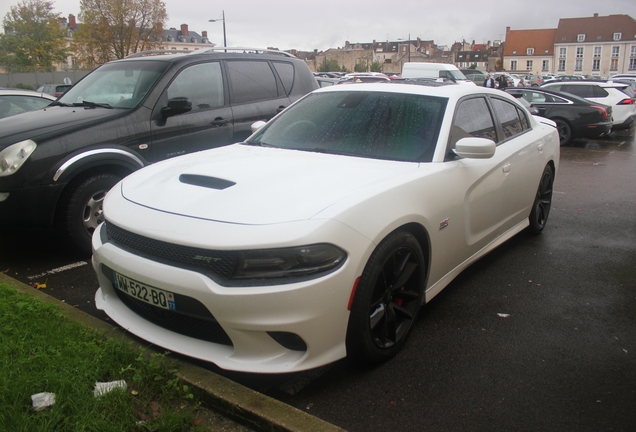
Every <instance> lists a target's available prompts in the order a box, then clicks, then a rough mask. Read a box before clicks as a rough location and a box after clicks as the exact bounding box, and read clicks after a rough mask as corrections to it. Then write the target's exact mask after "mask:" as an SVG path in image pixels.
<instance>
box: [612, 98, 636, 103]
mask: <svg viewBox="0 0 636 432" xmlns="http://www.w3.org/2000/svg"><path fill="white" fill-rule="evenodd" d="M635 102H636V101H634V98H627V99H623V100H622V101H620V102H619V103H617V104H616V105H634V103H635Z"/></svg>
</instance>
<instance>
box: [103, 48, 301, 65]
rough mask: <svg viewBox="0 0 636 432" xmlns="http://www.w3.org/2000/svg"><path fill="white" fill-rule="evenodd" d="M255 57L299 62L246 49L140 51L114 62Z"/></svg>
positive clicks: (274, 52)
mask: <svg viewBox="0 0 636 432" xmlns="http://www.w3.org/2000/svg"><path fill="white" fill-rule="evenodd" d="M254 56H259V57H261V56H262V57H263V58H265V59H268V60H276V59H278V60H280V59H281V58H288V59H294V60H298V58H297V57H296V56H294V55H292V54H289V53H287V52H284V51H279V50H270V49H261V48H244V47H210V48H204V49H200V50H194V51H189V50H164V49H161V50H148V51H140V52H137V53H134V54H131V55H129V56H127V57H126V58H123V59H120V60H113V62H122V61H131V60H155V61H157V60H158V61H165V62H178V61H183V62H189V61H196V60H197V59H205V58H220V59H227V58H250V59H253V58H254Z"/></svg>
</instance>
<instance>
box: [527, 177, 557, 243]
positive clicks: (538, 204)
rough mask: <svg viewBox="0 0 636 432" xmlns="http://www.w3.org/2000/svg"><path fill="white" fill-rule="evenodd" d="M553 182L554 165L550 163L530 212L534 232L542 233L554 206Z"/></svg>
mask: <svg viewBox="0 0 636 432" xmlns="http://www.w3.org/2000/svg"><path fill="white" fill-rule="evenodd" d="M553 183H554V173H553V172H552V167H550V165H546V167H545V168H544V169H543V174H542V175H541V181H540V182H539V188H538V189H537V195H536V196H535V198H534V203H533V204H532V211H531V212H530V226H529V230H530V232H531V233H532V234H535V235H537V234H541V232H542V231H543V228H545V224H546V223H547V221H548V215H549V214H550V207H552V185H553Z"/></svg>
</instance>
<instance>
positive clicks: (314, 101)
mask: <svg viewBox="0 0 636 432" xmlns="http://www.w3.org/2000/svg"><path fill="white" fill-rule="evenodd" d="M446 102H447V100H446V99H443V98H436V97H428V96H417V95H408V94H397V93H396V94H393V93H384V92H377V93H376V92H358V91H351V92H349V91H347V92H344V91H341V92H330V93H318V94H311V95H309V96H308V97H306V98H304V99H302V100H301V101H300V102H299V103H297V104H296V105H294V106H292V107H290V108H288V109H287V110H285V111H283V113H282V114H281V115H280V116H279V117H277V119H276V120H275V121H274V122H272V123H271V124H269V125H268V126H267V127H266V128H265V129H264V130H263V132H262V133H260V134H258V135H257V136H256V137H255V138H254V140H253V141H251V142H256V143H266V144H267V145H268V146H275V147H281V148H288V149H297V150H308V151H317V152H321V153H332V154H345V155H355V156H363V157H371V158H378V159H392V160H405V161H425V162H430V161H431V160H432V157H433V152H434V150H435V143H436V142H437V136H438V135H439V129H440V125H441V122H442V119H443V116H444V111H445V107H446Z"/></svg>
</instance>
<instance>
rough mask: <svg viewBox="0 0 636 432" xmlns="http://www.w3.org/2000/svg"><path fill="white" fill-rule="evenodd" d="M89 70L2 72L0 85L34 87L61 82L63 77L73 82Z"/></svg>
mask: <svg viewBox="0 0 636 432" xmlns="http://www.w3.org/2000/svg"><path fill="white" fill-rule="evenodd" d="M89 72H90V71H89V70H73V71H62V72H37V73H33V72H32V73H11V74H8V73H2V74H0V87H15V86H17V85H18V84H26V85H29V86H31V87H33V88H34V89H36V88H38V87H39V86H41V85H43V84H62V83H63V82H64V78H68V79H70V80H71V84H75V83H76V82H77V81H79V80H80V79H81V78H83V77H84V76H85V75H87V74H88V73H89Z"/></svg>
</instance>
